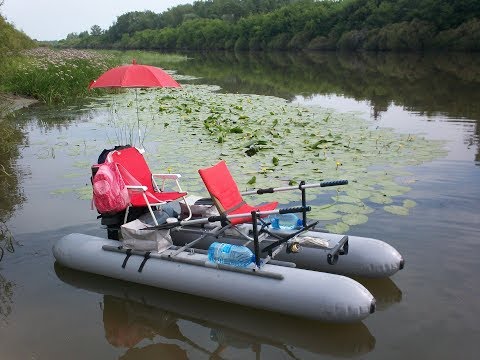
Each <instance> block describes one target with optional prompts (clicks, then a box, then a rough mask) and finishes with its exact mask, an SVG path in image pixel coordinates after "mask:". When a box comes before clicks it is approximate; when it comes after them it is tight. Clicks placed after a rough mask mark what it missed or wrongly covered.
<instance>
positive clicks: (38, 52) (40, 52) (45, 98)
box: [0, 48, 118, 104]
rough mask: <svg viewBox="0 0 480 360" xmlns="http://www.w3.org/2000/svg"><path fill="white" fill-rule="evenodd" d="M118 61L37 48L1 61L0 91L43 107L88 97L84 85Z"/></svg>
mask: <svg viewBox="0 0 480 360" xmlns="http://www.w3.org/2000/svg"><path fill="white" fill-rule="evenodd" d="M117 64H118V61H117V60H116V59H115V58H113V57H111V56H110V57H109V56H106V55H103V54H99V53H95V52H93V51H80V50H61V51H54V50H50V49H48V48H37V49H33V50H29V51H26V52H23V53H22V55H18V56H15V57H11V58H9V59H8V60H6V61H4V62H3V66H2V67H1V70H0V79H1V80H2V84H3V86H2V89H1V90H2V91H4V92H9V93H14V94H16V95H22V96H28V97H33V98H35V99H38V100H40V101H42V102H45V103H47V104H55V103H65V102H67V101H72V100H74V99H75V98H78V97H85V96H87V95H88V84H89V83H90V81H92V80H94V79H95V78H97V77H98V76H99V75H100V74H101V73H102V72H104V71H105V70H107V69H108V68H110V67H112V66H115V65H117Z"/></svg>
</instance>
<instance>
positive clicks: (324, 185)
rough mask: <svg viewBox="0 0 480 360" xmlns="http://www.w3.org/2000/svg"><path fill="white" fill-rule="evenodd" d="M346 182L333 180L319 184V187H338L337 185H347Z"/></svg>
mask: <svg viewBox="0 0 480 360" xmlns="http://www.w3.org/2000/svg"><path fill="white" fill-rule="evenodd" d="M347 184H348V180H333V181H324V182H321V183H320V187H327V186H338V185H347Z"/></svg>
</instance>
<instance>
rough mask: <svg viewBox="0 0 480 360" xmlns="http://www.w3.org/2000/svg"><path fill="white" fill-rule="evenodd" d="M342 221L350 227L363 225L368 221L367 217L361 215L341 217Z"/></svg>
mask: <svg viewBox="0 0 480 360" xmlns="http://www.w3.org/2000/svg"><path fill="white" fill-rule="evenodd" d="M342 221H343V222H344V223H345V224H347V225H350V226H353V225H359V224H364V223H366V222H367V221H368V216H366V215H363V214H358V213H357V214H348V215H344V216H342Z"/></svg>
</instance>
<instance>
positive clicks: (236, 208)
mask: <svg viewBox="0 0 480 360" xmlns="http://www.w3.org/2000/svg"><path fill="white" fill-rule="evenodd" d="M198 173H199V174H200V176H201V177H202V180H203V182H204V184H205V186H206V188H207V190H208V192H209V193H210V196H211V197H212V200H213V202H214V204H215V206H216V207H217V209H218V211H219V213H220V214H221V215H235V214H250V213H251V212H252V211H254V210H255V211H268V210H274V209H275V208H276V207H277V206H278V202H276V201H275V202H270V203H267V204H263V205H258V206H252V205H249V204H247V203H246V202H245V201H244V200H243V197H242V194H241V193H240V191H239V190H238V186H237V183H236V182H235V180H234V179H233V177H232V175H231V174H230V171H229V170H228V168H227V164H226V163H225V161H223V160H222V161H220V162H219V163H218V164H216V165H214V166H212V167H209V168H205V169H200V170H198ZM229 221H230V224H231V225H238V224H243V223H246V222H251V221H252V217H251V216H245V217H239V218H232V219H230V220H229Z"/></svg>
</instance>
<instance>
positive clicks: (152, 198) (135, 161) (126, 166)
mask: <svg viewBox="0 0 480 360" xmlns="http://www.w3.org/2000/svg"><path fill="white" fill-rule="evenodd" d="M111 154H112V157H111V159H112V161H113V162H115V163H117V164H118V165H120V166H118V169H119V171H120V174H121V175H122V178H123V181H124V182H125V184H126V185H133V186H139V185H141V186H146V187H147V189H148V190H147V191H146V193H145V195H146V196H147V199H148V201H149V203H150V204H159V203H165V202H168V201H173V200H177V199H179V198H181V197H182V196H186V195H187V193H186V192H177V191H155V189H154V187H153V178H152V172H151V171H150V168H149V167H148V164H147V162H146V161H145V158H144V157H143V155H142V154H141V153H140V151H138V149H136V148H134V147H131V148H126V149H122V150H115V151H113V152H112V153H111ZM130 203H131V205H132V206H134V207H139V206H147V203H146V202H145V199H144V198H143V195H142V193H141V192H137V191H130Z"/></svg>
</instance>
